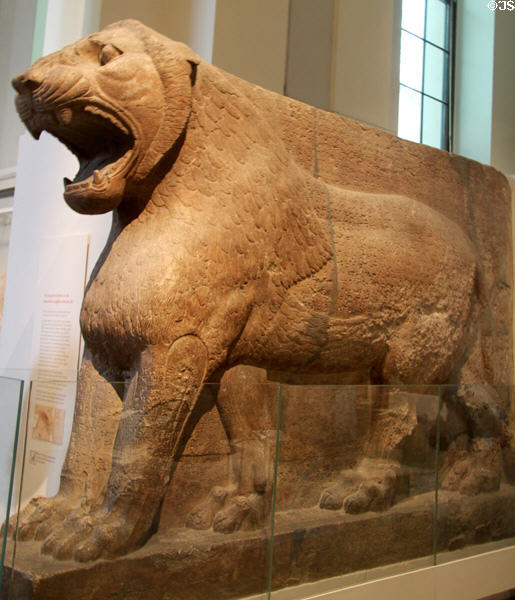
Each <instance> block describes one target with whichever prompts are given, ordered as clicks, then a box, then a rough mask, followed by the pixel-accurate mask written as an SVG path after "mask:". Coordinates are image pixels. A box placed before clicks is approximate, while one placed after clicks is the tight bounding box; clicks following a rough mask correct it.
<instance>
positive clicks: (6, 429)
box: [0, 377, 24, 585]
mask: <svg viewBox="0 0 515 600" xmlns="http://www.w3.org/2000/svg"><path fill="white" fill-rule="evenodd" d="M22 402H23V381H21V380H19V379H14V378H11V377H0V406H1V410H2V425H1V427H2V435H1V436H0V460H1V465H2V474H1V476H0V514H1V515H2V516H1V519H2V521H4V520H5V519H6V518H7V517H8V516H9V514H11V509H14V508H15V507H16V498H17V494H16V492H15V466H16V465H17V464H21V463H23V458H22V459H20V458H19V457H18V455H17V450H18V440H19V435H20V423H21V420H22ZM21 447H22V448H23V447H24V444H23V443H22V444H21ZM13 512H14V511H13ZM1 540H2V541H1V543H2V550H1V556H0V569H1V570H0V585H1V582H2V580H3V572H4V561H5V558H6V546H7V531H6V530H4V531H2V534H1Z"/></svg>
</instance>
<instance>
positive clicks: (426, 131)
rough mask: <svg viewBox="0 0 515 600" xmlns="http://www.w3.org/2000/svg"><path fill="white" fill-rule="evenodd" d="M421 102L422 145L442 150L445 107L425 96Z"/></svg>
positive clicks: (443, 144)
mask: <svg viewBox="0 0 515 600" xmlns="http://www.w3.org/2000/svg"><path fill="white" fill-rule="evenodd" d="M423 102H424V110H423V112H422V114H423V117H422V143H423V144H427V145H428V146H434V147H435V148H443V147H444V146H445V140H444V139H443V132H444V124H445V110H446V106H445V104H443V103H442V102H438V100H433V98H428V97H427V96H424V100H423Z"/></svg>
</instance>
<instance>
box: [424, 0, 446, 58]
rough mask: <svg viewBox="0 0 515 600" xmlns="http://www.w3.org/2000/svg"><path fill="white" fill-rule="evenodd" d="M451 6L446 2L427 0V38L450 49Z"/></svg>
mask: <svg viewBox="0 0 515 600" xmlns="http://www.w3.org/2000/svg"><path fill="white" fill-rule="evenodd" d="M448 19H449V4H448V2H447V1H446V0H427V16H426V35H425V38H426V39H427V40H428V41H430V42H432V43H433V44H436V45H437V46H440V47H441V48H446V49H447V48H448V47H449V44H448V36H447V29H448Z"/></svg>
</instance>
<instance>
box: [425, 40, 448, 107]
mask: <svg viewBox="0 0 515 600" xmlns="http://www.w3.org/2000/svg"><path fill="white" fill-rule="evenodd" d="M447 56H448V55H447V53H446V52H444V51H443V50H440V49H439V48H435V47H434V46H431V44H427V43H426V44H425V50H424V89H423V92H424V94H428V95H429V96H434V97H435V98H438V100H443V101H444V102H447V61H448V59H447Z"/></svg>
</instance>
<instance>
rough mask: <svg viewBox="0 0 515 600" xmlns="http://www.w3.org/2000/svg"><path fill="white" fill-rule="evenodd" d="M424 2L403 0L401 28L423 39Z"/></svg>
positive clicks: (422, 0) (420, 0)
mask: <svg viewBox="0 0 515 600" xmlns="http://www.w3.org/2000/svg"><path fill="white" fill-rule="evenodd" d="M425 11H426V2H425V0H403V2H402V24H401V27H402V28H403V29H406V30H407V31H411V33H414V34H415V35H418V36H420V37H424V20H425Z"/></svg>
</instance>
